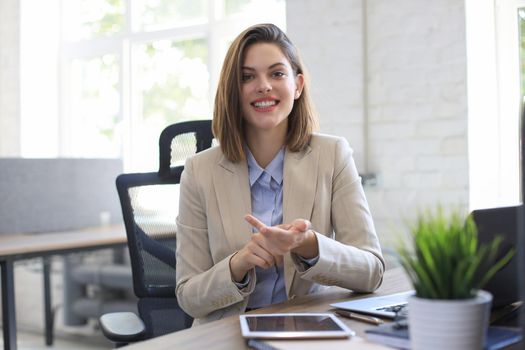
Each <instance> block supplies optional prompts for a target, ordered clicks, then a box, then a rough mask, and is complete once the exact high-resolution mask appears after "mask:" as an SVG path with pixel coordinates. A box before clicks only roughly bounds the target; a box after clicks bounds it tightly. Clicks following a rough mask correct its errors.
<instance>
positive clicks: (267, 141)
mask: <svg viewBox="0 0 525 350" xmlns="http://www.w3.org/2000/svg"><path fill="white" fill-rule="evenodd" d="M275 131H276V130H271V131H268V132H263V131H257V132H250V130H249V129H248V130H246V143H247V144H248V147H249V148H250V151H251V152H252V155H253V157H254V158H255V160H256V161H257V164H259V166H260V167H261V168H263V169H264V168H266V167H267V166H268V164H270V162H271V161H272V160H273V159H274V158H275V156H276V155H277V153H278V152H279V150H280V149H281V148H282V147H283V145H284V144H285V141H286V129H283V131H284V132H283V131H280V132H275Z"/></svg>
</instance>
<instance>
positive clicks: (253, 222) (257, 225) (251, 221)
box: [244, 214, 267, 232]
mask: <svg viewBox="0 0 525 350" xmlns="http://www.w3.org/2000/svg"><path fill="white" fill-rule="evenodd" d="M244 220H246V221H247V222H248V223H249V224H250V225H252V226H253V227H255V228H256V229H257V231H259V232H265V231H266V229H267V226H266V225H265V224H264V223H263V222H262V221H260V220H259V219H257V218H256V217H255V216H253V215H250V214H247V215H245V216H244Z"/></svg>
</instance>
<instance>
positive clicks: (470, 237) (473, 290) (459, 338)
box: [398, 208, 514, 350]
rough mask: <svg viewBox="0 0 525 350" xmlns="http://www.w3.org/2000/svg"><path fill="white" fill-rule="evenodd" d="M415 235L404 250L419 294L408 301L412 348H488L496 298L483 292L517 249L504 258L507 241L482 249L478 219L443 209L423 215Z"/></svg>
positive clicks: (404, 261)
mask: <svg viewBox="0 0 525 350" xmlns="http://www.w3.org/2000/svg"><path fill="white" fill-rule="evenodd" d="M411 233H412V239H413V246H412V247H408V248H407V247H405V246H400V248H399V249H398V252H399V256H400V261H401V264H402V266H403V268H404V269H405V271H406V272H407V274H408V277H409V278H410V280H411V282H412V284H413V286H414V289H415V291H416V294H415V296H413V297H411V298H409V301H408V324H409V332H410V342H411V347H412V349H415V350H418V349H425V350H428V349H447V350H452V349H461V350H469V349H476V350H479V349H481V348H483V345H484V341H485V334H486V330H487V327H488V320H489V315H490V306H491V302H492V295H491V294H490V293H488V292H486V291H482V290H481V288H482V287H483V286H484V285H485V284H486V283H487V282H488V281H489V280H490V278H491V277H492V276H493V275H494V274H495V273H496V272H497V271H498V270H499V269H500V268H501V267H503V266H504V265H505V264H506V263H507V262H508V261H509V260H510V259H511V258H512V255H513V254H514V251H513V250H511V251H509V252H507V253H506V254H505V255H504V257H503V258H501V259H498V247H499V245H500V243H501V240H502V238H501V237H499V236H498V237H496V238H495V239H494V240H493V241H492V242H491V243H490V244H487V245H478V240H477V228H476V225H475V223H474V221H473V219H472V218H471V217H468V218H466V219H465V218H464V217H462V216H461V215H460V214H459V213H458V212H457V211H455V212H452V213H451V214H449V215H446V214H445V213H444V211H443V209H442V208H439V209H438V210H437V211H436V213H435V214H433V213H431V212H430V211H427V212H425V213H422V214H420V215H419V216H418V218H417V220H416V223H415V225H414V226H413V227H412V229H411Z"/></svg>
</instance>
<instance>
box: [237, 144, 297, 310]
mask: <svg viewBox="0 0 525 350" xmlns="http://www.w3.org/2000/svg"><path fill="white" fill-rule="evenodd" d="M246 154H247V160H248V174H249V177H250V188H251V201H252V215H253V216H255V217H256V218H257V219H259V220H260V221H262V222H263V223H264V224H265V225H267V226H275V225H280V224H282V223H283V168H284V148H281V150H280V151H279V152H278V153H277V155H276V156H275V158H274V159H273V160H272V161H271V162H270V164H268V166H267V167H266V169H263V168H261V167H260V166H259V164H257V161H256V160H255V158H254V157H253V155H252V153H251V152H250V150H249V149H248V147H246ZM252 232H257V230H256V229H255V228H254V229H253V230H252ZM255 274H256V277H257V283H256V285H255V290H254V291H253V293H252V294H251V295H250V300H249V302H248V305H247V307H248V308H260V307H265V306H268V305H271V304H275V303H280V302H283V301H285V300H286V299H287V298H286V289H285V286H284V270H283V266H279V267H277V266H273V267H270V268H268V269H262V268H260V267H256V269H255Z"/></svg>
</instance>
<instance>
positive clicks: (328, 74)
mask: <svg viewBox="0 0 525 350" xmlns="http://www.w3.org/2000/svg"><path fill="white" fill-rule="evenodd" d="M287 28H288V33H289V35H290V37H291V39H292V40H293V41H294V42H295V44H296V45H297V46H298V47H299V50H300V51H301V53H302V55H303V58H304V60H305V62H306V64H307V66H308V68H309V70H310V72H311V74H312V75H313V77H312V81H313V84H314V85H315V86H314V88H313V95H314V96H313V97H314V100H315V101H316V103H317V106H318V110H319V112H320V118H321V121H322V122H321V131H322V132H326V133H333V134H337V135H341V136H345V137H346V138H347V139H348V140H349V142H350V144H351V145H352V147H353V148H354V149H355V151H356V160H357V165H358V168H359V171H360V172H361V173H365V172H375V173H377V174H378V176H379V183H378V185H377V186H375V187H367V188H366V193H367V197H368V201H369V204H370V207H371V210H372V214H373V216H374V219H375V223H376V227H377V231H378V234H379V235H380V238H381V240H382V243H383V245H385V246H389V245H391V244H392V242H393V241H395V240H396V237H397V236H398V235H399V234H400V231H402V228H403V227H404V224H405V223H406V221H407V220H410V219H412V218H413V217H414V216H415V214H416V213H417V210H418V209H420V208H428V207H434V206H435V205H437V204H438V203H441V204H443V205H444V206H449V205H454V206H461V207H467V206H468V199H469V184H468V179H469V174H468V147H467V86H466V40H465V8H464V1H463V0H440V1H432V0H397V1H389V0H350V1H349V0H332V1H322V2H321V1H317V0H288V1H287ZM363 57H364V58H365V59H366V60H364V59H363ZM363 74H365V77H366V84H365V83H363Z"/></svg>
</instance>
